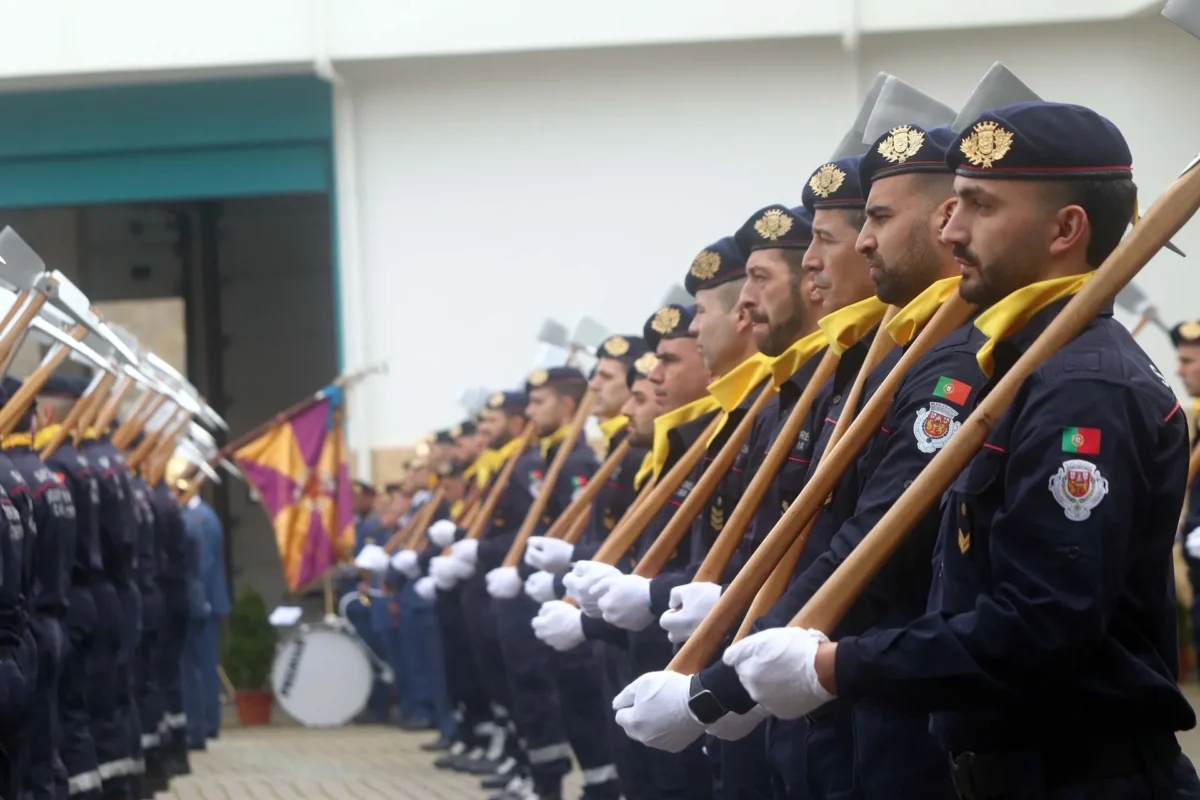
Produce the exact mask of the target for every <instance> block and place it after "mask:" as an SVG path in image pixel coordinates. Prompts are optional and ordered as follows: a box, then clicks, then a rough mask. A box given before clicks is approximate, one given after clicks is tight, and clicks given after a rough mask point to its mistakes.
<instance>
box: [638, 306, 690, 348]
mask: <svg viewBox="0 0 1200 800" xmlns="http://www.w3.org/2000/svg"><path fill="white" fill-rule="evenodd" d="M694 316H696V307H695V306H683V305H679V304H678V303H672V304H671V305H669V306H663V307H662V308H660V309H659V310H658V311H655V312H654V314H653V315H651V317H650V319H648V320H646V324H645V326H644V327H643V329H642V338H644V339H645V340H646V346H647V347H648V348H650V349H651V350H658V343H659V342H661V341H662V340H663V339H682V338H684V337H688V336H691V335H692V334H691V333H689V332H688V328H690V327H691V326H692V317H694Z"/></svg>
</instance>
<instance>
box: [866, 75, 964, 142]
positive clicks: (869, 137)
mask: <svg viewBox="0 0 1200 800" xmlns="http://www.w3.org/2000/svg"><path fill="white" fill-rule="evenodd" d="M954 118H955V113H954V109H953V108H951V107H950V106H948V105H946V104H945V103H943V102H941V101H940V100H937V99H935V98H933V97H931V96H930V95H927V94H925V93H924V92H922V91H921V90H920V89H917V88H915V87H913V86H910V85H909V84H907V83H905V82H904V81H902V80H900V79H899V78H897V77H896V76H895V75H888V76H887V79H886V80H885V81H884V82H883V88H882V89H881V90H880V91H879V97H878V98H877V99H876V100H875V107H874V108H873V109H872V110H871V116H870V118H869V119H868V120H867V124H866V126H865V127H864V128H863V140H862V143H863V144H865V145H866V146H867V147H870V146H871V145H873V144H874V143H875V142H876V140H878V139H879V137H881V136H883V135H884V134H886V133H887V132H888V131H890V130H892V129H893V128H895V127H897V126H899V125H916V126H918V127H920V128H923V129H924V130H929V129H931V128H940V127H941V126H943V125H949V124H950V123H951V122H953V121H954Z"/></svg>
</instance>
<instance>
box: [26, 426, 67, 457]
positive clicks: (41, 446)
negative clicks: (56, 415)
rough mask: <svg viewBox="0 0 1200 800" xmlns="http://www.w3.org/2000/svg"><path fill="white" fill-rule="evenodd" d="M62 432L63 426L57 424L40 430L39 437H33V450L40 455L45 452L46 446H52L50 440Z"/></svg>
mask: <svg viewBox="0 0 1200 800" xmlns="http://www.w3.org/2000/svg"><path fill="white" fill-rule="evenodd" d="M60 430H62V425H61V424H60V423H57V422H56V423H54V424H53V425H47V426H46V427H44V428H42V429H41V430H39V431H38V432H37V435H36V436H34V437H33V449H34V450H37V451H38V452H39V453H40V452H41V451H42V450H45V449H46V445H48V444H50V440H51V439H53V438H54V437H55V436H57V435H58V432H59V431H60Z"/></svg>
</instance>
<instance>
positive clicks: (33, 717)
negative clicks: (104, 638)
mask: <svg viewBox="0 0 1200 800" xmlns="http://www.w3.org/2000/svg"><path fill="white" fill-rule="evenodd" d="M29 630H30V631H31V632H32V633H33V638H34V641H36V642H37V655H38V672H37V690H36V692H35V694H34V698H33V708H32V709H31V713H30V715H29V724H28V726H27V728H26V733H25V741H26V742H27V745H28V748H29V758H28V760H27V761H26V763H25V775H24V780H23V784H24V787H25V792H24V794H25V796H26V797H28V798H33V800H54V799H55V798H62V797H66V794H67V771H66V768H65V767H64V766H63V763H62V759H61V757H60V756H59V747H60V745H61V742H62V736H61V727H60V724H59V704H58V699H59V691H60V685H61V682H62V666H63V658H64V656H65V653H64V649H65V646H66V643H65V636H64V634H63V628H62V623H61V622H60V621H59V620H58V618H57V617H53V616H44V615H41V614H34V615H33V616H32V617H31V618H30V621H29Z"/></svg>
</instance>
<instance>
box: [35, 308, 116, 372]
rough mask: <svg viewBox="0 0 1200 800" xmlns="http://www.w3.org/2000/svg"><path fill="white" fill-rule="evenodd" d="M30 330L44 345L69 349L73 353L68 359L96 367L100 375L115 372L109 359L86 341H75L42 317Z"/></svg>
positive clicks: (38, 318) (37, 319)
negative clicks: (56, 345)
mask: <svg viewBox="0 0 1200 800" xmlns="http://www.w3.org/2000/svg"><path fill="white" fill-rule="evenodd" d="M29 328H30V332H31V333H32V334H33V336H34V338H36V339H37V340H38V341H40V342H42V343H43V344H48V345H54V344H61V345H64V346H65V347H67V348H68V349H69V350H70V351H71V352H70V354H69V355H68V358H70V359H71V360H72V361H76V362H77V363H82V364H86V365H88V366H90V367H95V368H97V369H98V370H99V372H100V373H102V372H113V371H114V370H113V368H112V365H111V364H109V361H108V358H106V357H105V356H102V355H100V354H99V353H97V352H96V351H95V350H93V349H92V348H91V347H90V346H89V345H88V344H87V342H86V341H83V342H77V341H75V339H74V337H72V336H70V335H69V334H67V332H66V331H64V330H63V329H62V328H60V327H59V326H57V325H55V324H53V323H51V322H47V321H46V320H45V319H43V318H42V317H35V318H34V320H33V322H32V323H31V324H30V326H29ZM97 374H99V373H97Z"/></svg>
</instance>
